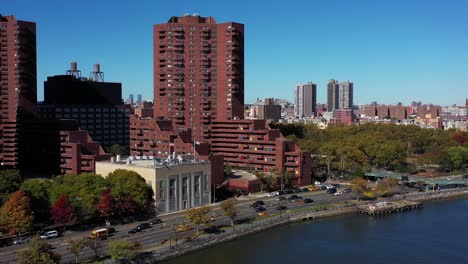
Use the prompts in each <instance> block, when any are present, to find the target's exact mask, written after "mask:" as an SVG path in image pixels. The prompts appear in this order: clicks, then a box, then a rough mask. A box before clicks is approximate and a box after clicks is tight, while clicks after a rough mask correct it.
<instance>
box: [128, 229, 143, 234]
mask: <svg viewBox="0 0 468 264" xmlns="http://www.w3.org/2000/svg"><path fill="white" fill-rule="evenodd" d="M138 232H141V229H138V228H136V227H135V228H133V229H130V230H129V231H128V233H129V234H135V233H138Z"/></svg>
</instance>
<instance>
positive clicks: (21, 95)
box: [0, 15, 37, 168]
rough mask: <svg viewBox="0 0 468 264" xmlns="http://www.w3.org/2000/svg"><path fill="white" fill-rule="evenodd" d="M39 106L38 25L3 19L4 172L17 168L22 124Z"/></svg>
mask: <svg viewBox="0 0 468 264" xmlns="http://www.w3.org/2000/svg"><path fill="white" fill-rule="evenodd" d="M36 103H37V69H36V24H35V23H33V22H26V21H20V20H16V18H15V17H14V16H12V15H9V16H2V15H0V164H1V166H0V168H1V167H4V166H5V167H12V168H16V167H17V165H18V157H19V154H18V152H19V150H18V149H19V148H20V146H19V144H20V143H21V142H20V130H21V124H22V121H23V120H25V119H27V118H28V116H30V115H32V114H33V113H34V112H35V106H36Z"/></svg>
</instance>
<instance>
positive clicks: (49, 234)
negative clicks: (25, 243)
mask: <svg viewBox="0 0 468 264" xmlns="http://www.w3.org/2000/svg"><path fill="white" fill-rule="evenodd" d="M56 237H58V232H57V231H56V230H52V231H48V232H45V233H44V235H42V236H41V238H43V239H51V238H56Z"/></svg>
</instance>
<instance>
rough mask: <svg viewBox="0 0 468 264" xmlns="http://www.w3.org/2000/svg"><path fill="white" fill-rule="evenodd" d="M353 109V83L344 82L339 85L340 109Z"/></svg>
mask: <svg viewBox="0 0 468 264" xmlns="http://www.w3.org/2000/svg"><path fill="white" fill-rule="evenodd" d="M352 107H353V83H352V82H349V81H344V82H342V83H340V85H339V92H338V109H351V108H352Z"/></svg>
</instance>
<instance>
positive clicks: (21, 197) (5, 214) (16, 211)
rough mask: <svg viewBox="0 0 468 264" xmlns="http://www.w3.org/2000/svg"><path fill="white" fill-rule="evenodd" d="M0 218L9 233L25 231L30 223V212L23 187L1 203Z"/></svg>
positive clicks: (28, 228)
mask: <svg viewBox="0 0 468 264" xmlns="http://www.w3.org/2000/svg"><path fill="white" fill-rule="evenodd" d="M1 220H2V223H3V225H4V226H6V228H7V231H8V233H9V234H11V235H15V234H19V233H24V232H27V231H29V230H30V229H31V225H32V220H33V218H32V212H31V208H30V205H29V197H28V196H27V194H26V192H25V191H24V190H23V189H20V190H19V191H17V192H15V193H13V194H12V195H10V198H9V199H8V201H7V202H6V203H5V204H4V205H3V207H2V211H1Z"/></svg>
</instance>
